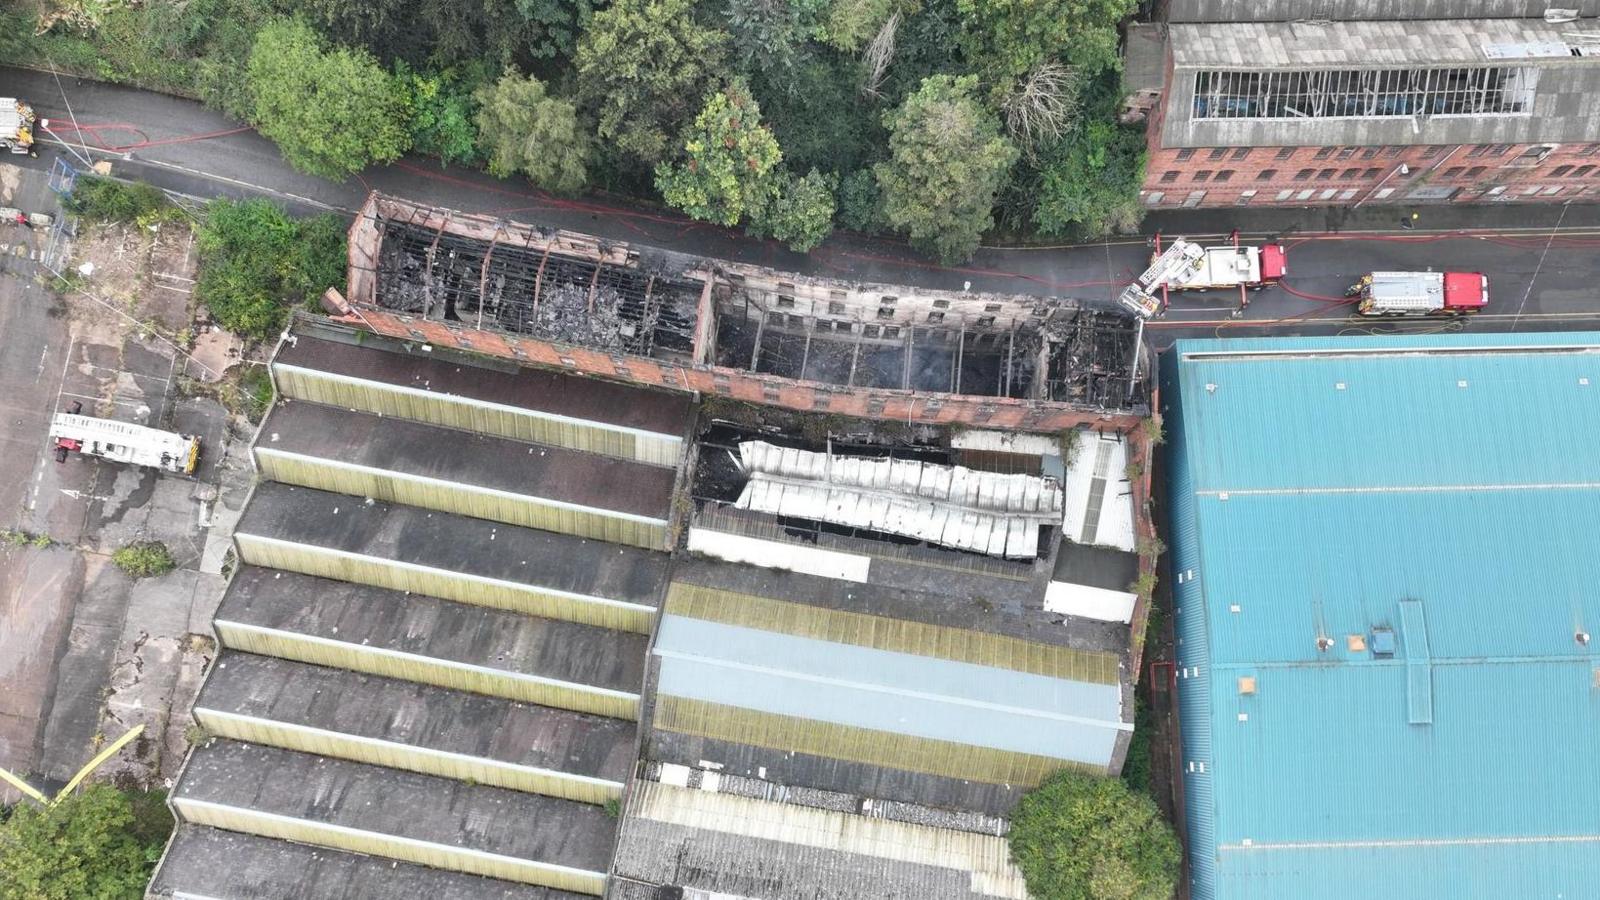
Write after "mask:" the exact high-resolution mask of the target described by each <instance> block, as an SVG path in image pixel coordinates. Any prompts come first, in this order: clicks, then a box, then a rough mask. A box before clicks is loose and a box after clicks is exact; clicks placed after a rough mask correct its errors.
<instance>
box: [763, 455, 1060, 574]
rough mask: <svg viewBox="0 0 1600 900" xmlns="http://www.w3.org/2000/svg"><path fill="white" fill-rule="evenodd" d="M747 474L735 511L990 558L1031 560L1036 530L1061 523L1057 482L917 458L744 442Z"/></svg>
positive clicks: (1036, 546) (1035, 547)
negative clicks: (880, 534) (840, 453)
mask: <svg viewBox="0 0 1600 900" xmlns="http://www.w3.org/2000/svg"><path fill="white" fill-rule="evenodd" d="M739 456H740V462H741V464H742V466H743V468H744V470H745V473H746V474H747V475H748V477H749V480H748V481H747V482H746V483H745V486H744V489H743V491H741V492H740V494H739V500H738V503H737V505H738V507H739V508H740V509H753V510H757V511H759V512H765V513H772V514H775V515H779V516H789V517H795V518H802V519H811V520H815V521H821V522H831V523H833V524H836V525H846V526H850V527H853V528H871V529H874V530H877V531H883V532H887V533H889V534H898V535H904V536H906V537H914V538H917V539H918V540H923V541H927V542H929V543H932V544H942V545H944V546H948V547H956V548H958V549H961V550H972V551H976V552H979V553H986V554H989V555H991V556H1004V557H1009V558H1012V559H1031V558H1033V557H1035V556H1037V555H1038V553H1039V527H1040V526H1041V525H1046V524H1050V523H1051V522H1052V521H1059V520H1060V518H1061V510H1062V493H1061V485H1060V483H1059V482H1057V481H1056V480H1055V479H1053V478H1041V477H1038V476H1033V475H1020V474H1001V473H998V472H981V471H977V470H974V469H968V468H966V467H965V466H945V465H939V464H937V463H931V462H924V461H921V460H914V459H892V458H887V457H878V458H873V457H862V456H836V455H834V454H833V453H832V452H824V453H817V452H813V451H809V450H798V449H795V448H792V447H778V446H775V445H773V444H769V443H767V442H765V441H745V442H743V443H741V444H740V445H739Z"/></svg>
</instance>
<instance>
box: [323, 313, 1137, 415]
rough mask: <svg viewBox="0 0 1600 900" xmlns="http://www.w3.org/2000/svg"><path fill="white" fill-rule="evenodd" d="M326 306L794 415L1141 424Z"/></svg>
mask: <svg viewBox="0 0 1600 900" xmlns="http://www.w3.org/2000/svg"><path fill="white" fill-rule="evenodd" d="M323 306H324V307H325V308H326V309H328V311H329V312H330V313H332V314H333V319H334V321H337V322H341V323H344V324H346V325H353V326H357V327H360V328H365V329H367V330H368V331H372V332H374V333H376V334H382V335H388V336H389V337H395V338H400V339H401V340H412V341H426V342H427V343H429V344H432V345H434V346H437V347H450V348H453V349H458V350H470V351H472V352H474V353H485V354H488V355H490V356H498V357H500V358H502V359H508V360H512V361H515V362H518V363H521V364H523V365H529V366H537V367H540V368H547V369H556V370H560V371H569V372H579V373H582V374H584V375H591V376H594V377H597V378H603V379H606V380H610V381H623V382H630V383H633V384H642V385H648V386H650V387H660V388H668V389H670V390H677V391H693V392H695V393H698V394H701V395H703V396H709V397H727V398H730V399H733V400H742V401H744V402H746V403H757V404H763V405H767V406H780V407H784V408H786V409H792V410H795V411H797V412H816V413H822V414H828V413H833V414H837V415H844V416H854V417H856V418H861V419H893V420H896V421H900V422H907V423H917V424H924V425H964V426H972V427H983V428H995V429H1000V430H1012V431H1028V432H1035V433H1052V432H1061V431H1065V430H1067V429H1069V428H1078V427H1080V426H1082V427H1088V428H1099V429H1105V430H1111V431H1119V432H1123V433H1133V432H1136V431H1138V426H1139V424H1140V422H1141V421H1142V419H1141V418H1140V417H1139V416H1136V415H1133V414H1131V413H1111V412H1100V411H1096V410H1090V409H1085V408H1083V407H1081V406H1074V405H1073V404H1070V403H1058V402H1052V401H1049V400H1019V399H1016V398H1013V397H979V396H972V395H968V394H940V393H929V392H924V391H903V390H890V389H877V388H863V387H855V388H848V387H843V386H840V385H832V384H821V383H818V382H814V381H801V380H798V379H794V378H781V377H779V376H776V375H763V374H758V373H756V372H747V371H744V370H742V369H730V368H727V367H725V366H710V365H682V364H678V363H671V362H664V361H662V360H657V359H650V358H647V357H641V356H619V355H615V354H610V353H603V352H600V351H598V350H588V349H585V348H582V347H573V346H568V345H565V344H555V343H551V342H550V341H542V340H539V339H537V338H532V337H528V336H525V335H511V334H503V333H501V332H497V331H489V330H486V329H475V328H467V327H464V326H461V325H446V324H444V323H442V322H434V321H430V320H426V319H419V318H416V317H414V316H399V315H395V314H393V313H389V312H384V311H382V310H376V309H371V308H362V307H352V306H350V305H349V304H347V303H345V301H344V298H342V297H339V296H337V295H335V294H333V292H331V291H330V292H329V294H328V295H326V296H324V298H323Z"/></svg>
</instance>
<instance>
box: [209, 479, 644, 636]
mask: <svg viewBox="0 0 1600 900" xmlns="http://www.w3.org/2000/svg"><path fill="white" fill-rule="evenodd" d="M235 531H236V532H237V533H239V534H251V535H259V536H261V537H268V538H276V539H278V540H284V541H292V542H296V543H304V544H310V545H313V546H317V547H326V548H329V549H336V550H343V551H346V552H350V553H359V554H364V555H370V556H375V557H379V558H383V559H394V560H399V561H402V562H406V563H411V564H414V565H421V566H428V567H430V568H439V569H445V570H448V571H452V572H460V573H463V574H468V575H478V576H482V577H486V578H496V579H503V580H506V581H514V582H519V583H522V584H528V585H533V586H536V587H550V588H556V589H558V590H563V591H573V592H576V593H580V594H589V595H592V596H598V597H604V598H607V599H610V600H622V601H625V602H629V603H644V604H650V605H652V606H653V605H655V603H656V595H657V594H658V593H659V591H660V588H661V586H662V583H663V581H664V580H665V576H666V561H667V557H666V554H664V553H655V552H652V551H649V550H639V549H635V548H633V547H623V546H621V545H618V544H610V543H606V542H605V541H596V540H586V539H584V538H579V537H572V536H569V535H564V534H555V533H553V532H548V531H538V530H536V529H532V528H520V527H517V526H515V525H505V524H502V523H498V522H488V521H484V520H482V519H473V518H469V517H467V516H457V515H452V514H450V513H442V512H432V511H429V510H425V509H418V508H416V507H413V506H401V505H398V504H389V503H378V502H374V501H364V500H362V499H361V498H359V497H351V496H348V495H345V494H335V493H330V492H328V491H318V490H312V489H310V488H297V487H290V486H288V485H283V484H276V483H271V482H263V483H261V484H259V485H257V486H256V490H255V493H254V494H253V495H252V497H251V500H250V505H249V507H248V508H246V510H245V513H244V515H243V516H242V517H240V519H239V524H238V526H237V527H236V529H235Z"/></svg>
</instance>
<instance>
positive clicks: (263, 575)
mask: <svg viewBox="0 0 1600 900" xmlns="http://www.w3.org/2000/svg"><path fill="white" fill-rule="evenodd" d="M216 617H217V618H218V619H220V620H225V621H231V622H242V623H244V624H246V625H257V626H260V627H263V628H272V629H276V630H280V631H290V632H294V633H296V634H306V635H311V636H312V637H316V638H323V639H328V640H336V641H344V642H347V643H352V644H360V645H362V646H367V647H374V648H378V649H380V650H398V651H401V652H404V653H412V654H416V655H418V656H424V657H427V658H429V659H442V660H448V661H452V662H462V663H468V664H470V665H475V666H483V667H486V668H489V669H500V670H504V671H507V672H515V673H518V674H522V675H536V676H539V677H541V678H553V679H555V680H557V681H569V682H573V683H576V684H585V685H594V686H596V687H602V688H608V689H610V690H616V691H630V692H634V693H637V692H638V691H639V690H640V687H641V685H642V684H643V683H644V659H645V648H646V645H647V642H648V638H647V637H646V636H645V635H642V634H635V633H632V632H624V631H617V630H614V629H610V628H600V627H597V626H594V625H581V624H578V623H576V622H564V621H560V620H556V619H541V618H538V617H536V616H529V615H524V614H523V613H518V612H512V611H510V610H503V609H491V608H489V607H485V606H474V605H471V604H466V603H455V602H453V601H450V600H439V599H437V598H434V597H427V596H423V595H422V594H408V593H405V592H403V591H392V590H387V589H385V588H379V587H372V586H369V585H364V584H351V583H350V582H346V581H334V580H332V579H328V578H316V577H313V576H311V575H300V574H296V573H294V572H282V571H279V570H277V569H263V568H259V567H257V566H243V567H241V568H240V569H239V571H238V573H237V574H235V575H234V577H233V582H232V583H231V584H230V585H229V586H228V592H227V594H226V595H224V597H223V599H222V605H221V607H220V608H219V609H218V611H217V616H216Z"/></svg>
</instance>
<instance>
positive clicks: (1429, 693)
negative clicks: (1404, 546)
mask: <svg viewBox="0 0 1600 900" xmlns="http://www.w3.org/2000/svg"><path fill="white" fill-rule="evenodd" d="M1400 631H1401V636H1402V638H1403V639H1404V640H1405V645H1406V711H1407V712H1408V713H1409V714H1410V717H1411V719H1410V721H1411V724H1413V725H1427V724H1429V723H1431V722H1432V721H1433V657H1432V655H1431V654H1430V653H1429V652H1428V621H1427V619H1426V618H1425V617H1424V616H1423V614H1422V601H1420V600H1401V601H1400Z"/></svg>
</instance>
